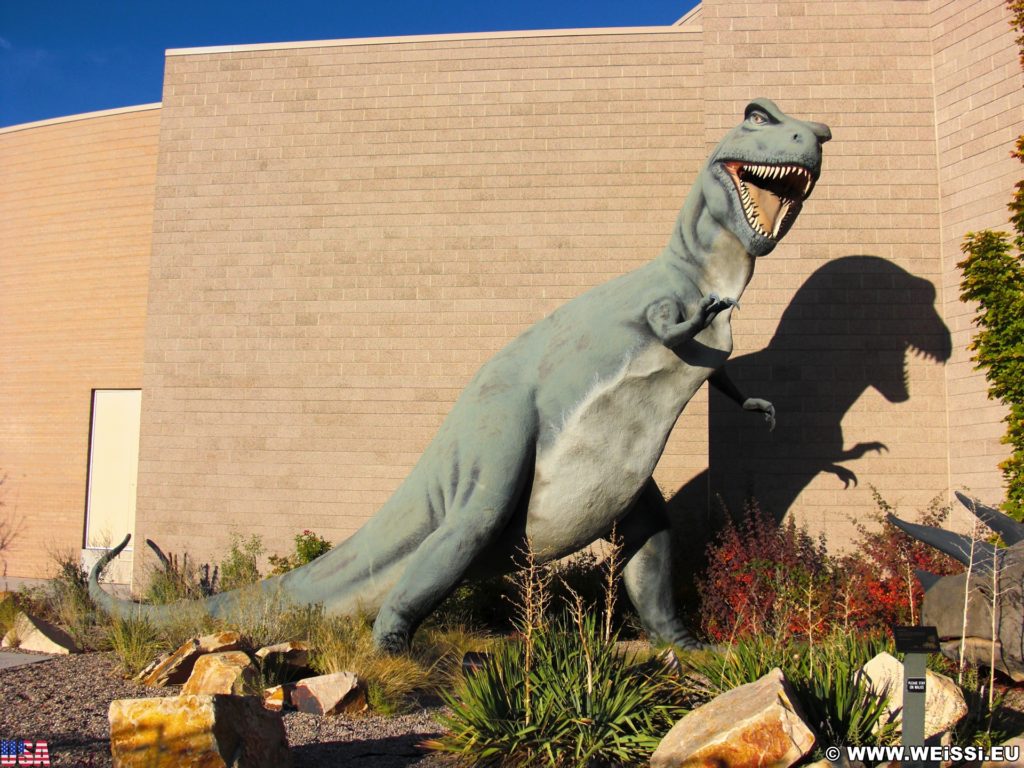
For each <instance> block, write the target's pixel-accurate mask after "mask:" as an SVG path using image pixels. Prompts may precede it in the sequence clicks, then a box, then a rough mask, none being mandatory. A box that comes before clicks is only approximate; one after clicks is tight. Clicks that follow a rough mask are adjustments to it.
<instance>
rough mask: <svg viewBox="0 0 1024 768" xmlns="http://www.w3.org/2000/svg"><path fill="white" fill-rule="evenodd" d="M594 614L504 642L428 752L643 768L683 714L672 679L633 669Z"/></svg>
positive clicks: (462, 693) (487, 760)
mask: <svg viewBox="0 0 1024 768" xmlns="http://www.w3.org/2000/svg"><path fill="white" fill-rule="evenodd" d="M615 640H616V638H615V636H614V635H613V636H612V637H611V638H606V637H605V636H604V634H603V631H602V630H601V627H600V626H599V622H598V620H597V618H596V617H595V616H594V614H592V613H587V614H584V615H582V616H580V617H578V619H574V620H571V619H566V618H564V617H563V618H559V619H555V620H552V621H551V622H550V623H545V624H544V625H543V626H542V627H540V628H538V629H537V630H536V631H535V632H534V633H533V635H532V637H531V639H530V640H529V642H527V641H526V640H511V641H506V642H503V643H501V644H500V645H498V646H497V647H496V648H495V649H494V651H493V653H492V655H491V656H490V657H489V658H488V659H487V661H486V662H485V664H484V665H483V667H482V668H481V669H480V670H478V671H477V672H475V673H473V674H470V675H468V676H466V677H465V678H464V680H463V682H462V684H461V685H460V686H458V687H457V689H456V690H455V692H454V693H446V692H442V694H441V695H442V697H443V698H444V700H445V703H446V704H447V705H448V707H449V709H450V711H451V714H448V715H445V716H442V717H440V718H439V720H440V722H441V724H442V725H444V726H445V727H446V728H447V729H448V730H449V733H448V734H446V735H445V736H442V737H441V738H439V739H435V740H431V741H429V742H427V744H426V746H428V747H429V748H432V749H435V750H440V751H444V752H449V753H452V754H456V755H460V756H462V757H464V758H469V759H471V760H472V761H473V763H474V764H475V765H516V766H552V767H554V766H558V767H559V768H561V767H562V766H579V767H580V768H583V766H599V765H605V766H632V765H638V766H639V765H647V763H648V761H649V760H650V756H651V753H652V752H653V751H654V749H655V748H656V747H657V745H658V743H659V742H660V740H661V739H662V738H663V737H664V735H665V733H667V732H668V730H669V729H670V728H671V727H672V725H673V724H674V723H675V722H676V720H678V719H679V718H680V717H681V716H682V715H683V714H684V713H685V712H686V696H685V691H684V689H683V688H682V687H681V686H679V685H678V683H677V682H676V681H675V679H674V678H673V677H672V675H671V674H669V673H668V672H667V671H666V672H659V671H653V672H652V671H651V670H649V669H644V668H643V667H640V666H638V665H635V664H632V663H631V661H630V659H628V658H626V657H624V656H622V655H620V654H619V653H618V652H617V650H616V647H615Z"/></svg>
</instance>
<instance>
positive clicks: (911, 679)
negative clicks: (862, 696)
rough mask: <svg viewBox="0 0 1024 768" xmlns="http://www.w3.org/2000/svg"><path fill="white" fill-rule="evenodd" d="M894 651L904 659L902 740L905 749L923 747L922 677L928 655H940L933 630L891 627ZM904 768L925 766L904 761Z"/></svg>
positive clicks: (936, 636)
mask: <svg viewBox="0 0 1024 768" xmlns="http://www.w3.org/2000/svg"><path fill="white" fill-rule="evenodd" d="M892 631H893V636H894V637H895V639H896V650H897V651H898V652H899V653H902V654H904V657H903V718H902V719H903V739H902V744H903V746H904V747H911V746H913V747H919V746H924V707H925V693H926V691H925V689H926V684H925V680H926V678H925V673H926V671H927V666H928V654H930V653H939V651H940V650H941V648H940V647H939V633H938V631H936V629H935V627H893V630H892ZM903 764H904V766H905V768H912V767H913V768H923V767H924V766H926V765H928V763H925V762H918V761H914V762H910V761H904V763H903Z"/></svg>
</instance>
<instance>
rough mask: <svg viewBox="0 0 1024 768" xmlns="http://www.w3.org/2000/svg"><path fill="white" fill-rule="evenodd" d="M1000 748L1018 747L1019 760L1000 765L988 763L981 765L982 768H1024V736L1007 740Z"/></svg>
mask: <svg viewBox="0 0 1024 768" xmlns="http://www.w3.org/2000/svg"><path fill="white" fill-rule="evenodd" d="M999 746H1001V747H1016V748H1017V759H1016V760H1007V761H1006V762H1000V763H995V762H989V761H986V762H984V763H982V764H981V768H1024V735H1021V736H1014V737H1013V738H1012V739H1007V740H1006V741H1004V742H1003V743H1002V744H1000V745H999Z"/></svg>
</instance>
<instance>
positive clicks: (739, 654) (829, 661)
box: [685, 632, 894, 745]
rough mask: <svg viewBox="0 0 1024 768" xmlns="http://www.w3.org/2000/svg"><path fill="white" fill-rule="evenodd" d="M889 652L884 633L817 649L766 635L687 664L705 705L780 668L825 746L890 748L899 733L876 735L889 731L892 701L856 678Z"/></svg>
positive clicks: (840, 637)
mask: <svg viewBox="0 0 1024 768" xmlns="http://www.w3.org/2000/svg"><path fill="white" fill-rule="evenodd" d="M884 650H888V651H890V652H891V651H892V647H891V643H890V641H889V640H888V638H886V637H885V636H884V635H882V634H880V633H869V634H865V635H855V634H851V633H844V632H835V633H832V634H830V635H828V636H827V637H825V638H822V639H821V640H820V641H819V642H818V643H817V644H816V645H814V646H811V645H809V644H808V643H806V642H799V641H796V640H793V639H791V638H790V639H787V638H781V639H780V638H778V637H770V636H768V635H763V634H762V635H755V636H753V637H749V638H744V639H742V640H740V641H738V642H737V643H736V644H735V645H732V646H730V647H729V648H728V649H727V650H726V651H725V652H724V654H710V653H703V654H688V655H687V656H686V657H685V658H686V665H687V667H688V670H689V671H690V673H691V678H690V681H689V686H690V688H691V689H692V690H693V691H694V692H695V693H697V694H699V695H701V696H702V697H703V698H705V699H710V698H713V697H714V696H717V695H718V694H720V693H722V692H724V691H727V690H730V689H732V688H736V687H738V686H740V685H745V684H747V683H752V682H754V681H755V680H757V679H759V678H761V677H763V676H764V675H765V674H767V673H768V672H769V671H771V670H772V669H773V668H775V667H778V668H780V669H781V670H782V672H783V674H784V675H785V677H786V680H787V681H788V682H789V683H790V685H791V686H792V688H793V691H794V693H795V695H796V698H797V700H798V702H799V704H800V705H801V708H802V709H803V711H804V714H805V716H806V717H807V720H808V722H809V724H810V725H811V726H812V727H813V728H814V729H815V730H816V731H817V733H819V734H821V736H822V742H823V743H824V744H852V745H862V744H865V745H876V744H877V745H886V744H890V743H893V738H894V729H893V728H892V727H881V728H880V730H879V731H878V732H877V733H875V732H874V729H875V727H876V725H879V723H882V724H883V725H884V721H885V717H884V715H885V711H886V710H885V707H886V703H887V700H886V699H885V698H880V697H877V696H874V695H872V694H871V693H870V692H869V691H868V690H867V689H866V687H865V686H864V684H863V683H862V682H861V681H860V680H859V679H858V676H857V672H858V671H859V670H860V668H861V667H862V666H863V665H864V664H865V663H866V662H867V661H869V660H870V659H872V658H874V657H875V656H876V655H877V654H878V653H880V652H882V651H884Z"/></svg>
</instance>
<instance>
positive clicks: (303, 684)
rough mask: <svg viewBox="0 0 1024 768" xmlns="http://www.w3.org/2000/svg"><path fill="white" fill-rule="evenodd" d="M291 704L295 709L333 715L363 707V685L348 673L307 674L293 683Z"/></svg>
mask: <svg viewBox="0 0 1024 768" xmlns="http://www.w3.org/2000/svg"><path fill="white" fill-rule="evenodd" d="M291 703H292V706H294V707H295V708H296V709H297V710H299V712H308V713H310V714H313V715H337V714H340V713H342V712H363V711H365V710H366V707H367V704H366V686H365V685H364V684H363V682H362V681H361V680H360V679H359V678H358V677H357V676H356V675H355V674H353V673H352V672H335V673H334V674H333V675H320V676H319V677H307V678H306V679H305V680H300V681H299V682H297V683H296V684H295V688H294V689H293V690H292V691H291Z"/></svg>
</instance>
